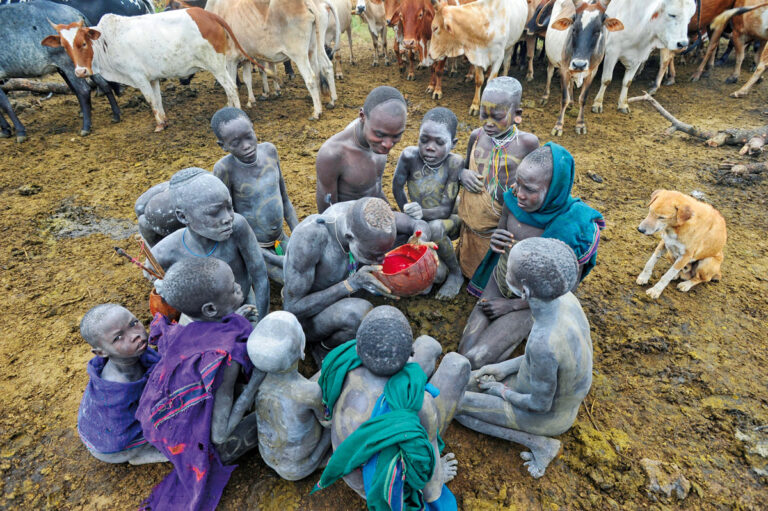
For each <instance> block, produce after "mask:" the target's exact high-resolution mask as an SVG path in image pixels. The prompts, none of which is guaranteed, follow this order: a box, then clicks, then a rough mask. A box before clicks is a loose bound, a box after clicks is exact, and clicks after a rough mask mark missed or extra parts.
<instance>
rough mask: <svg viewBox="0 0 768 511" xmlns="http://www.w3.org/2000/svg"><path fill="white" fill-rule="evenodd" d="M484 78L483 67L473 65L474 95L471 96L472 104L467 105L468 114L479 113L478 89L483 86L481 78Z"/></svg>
mask: <svg viewBox="0 0 768 511" xmlns="http://www.w3.org/2000/svg"><path fill="white" fill-rule="evenodd" d="M484 79H485V73H484V72H483V68H482V67H480V66H475V96H474V98H472V104H471V105H470V106H469V115H477V114H479V113H480V90H481V89H482V88H483V80H484Z"/></svg>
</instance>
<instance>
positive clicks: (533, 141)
mask: <svg viewBox="0 0 768 511" xmlns="http://www.w3.org/2000/svg"><path fill="white" fill-rule="evenodd" d="M518 139H519V140H520V145H521V146H522V147H523V148H524V149H525V152H526V153H530V152H531V151H534V150H535V149H537V148H538V147H539V137H537V136H536V135H534V134H533V133H528V132H527V131H521V132H520V134H519V135H518Z"/></svg>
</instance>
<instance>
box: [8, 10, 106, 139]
mask: <svg viewBox="0 0 768 511" xmlns="http://www.w3.org/2000/svg"><path fill="white" fill-rule="evenodd" d="M48 20H50V21H52V22H55V23H73V22H77V21H81V20H83V15H82V14H81V13H80V11H77V10H75V9H73V8H71V7H68V6H66V5H61V4H56V3H52V2H48V1H46V0H36V1H35V2H30V3H20V4H13V5H2V6H0V34H3V44H1V45H0V80H4V79H6V78H37V77H40V76H43V75H46V74H49V73H53V72H58V73H59V74H60V75H61V76H62V78H64V81H65V82H67V85H69V88H70V89H72V91H73V92H74V93H75V95H76V96H77V100H78V101H79V102H80V108H81V110H82V113H83V127H82V129H81V131H80V134H81V135H87V134H89V133H90V132H91V88H90V87H89V86H88V84H87V83H86V81H85V80H83V79H82V78H77V77H76V76H75V67H74V65H73V64H72V60H71V59H70V58H69V57H68V56H67V54H66V52H65V51H64V50H63V49H62V48H46V47H44V46H42V45H41V44H40V43H41V41H42V40H43V39H44V38H45V37H46V36H49V35H54V34H56V30H55V29H54V28H53V27H52V26H51V24H50V23H49V21H48ZM93 79H94V81H95V82H96V83H97V84H98V85H99V88H101V89H102V90H103V91H104V92H105V93H106V94H107V98H108V99H109V104H110V106H111V107H112V119H113V120H114V121H115V122H117V121H119V120H120V110H119V109H118V107H117V102H116V101H115V97H114V96H113V95H112V91H111V90H110V88H109V86H108V85H107V83H106V82H105V81H104V80H103V79H102V78H101V77H98V76H94V77H93ZM0 110H2V111H4V112H5V113H6V114H7V115H8V117H10V119H11V122H12V123H13V125H14V128H15V129H16V141H17V142H23V141H24V140H25V139H26V138H27V131H26V129H25V128H24V125H23V124H21V121H19V119H18V117H16V114H15V113H14V111H13V109H12V108H11V102H10V101H9V100H8V96H6V95H5V93H4V92H3V91H2V89H0ZM10 136H11V126H10V125H9V124H8V123H7V122H6V120H5V118H4V117H3V116H2V115H1V114H0V137H2V138H9V137H10Z"/></svg>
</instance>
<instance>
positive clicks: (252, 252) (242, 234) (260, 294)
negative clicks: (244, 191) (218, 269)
mask: <svg viewBox="0 0 768 511" xmlns="http://www.w3.org/2000/svg"><path fill="white" fill-rule="evenodd" d="M233 228H234V230H233V233H232V236H233V237H234V239H235V240H236V242H237V246H238V249H239V250H240V255H241V256H242V258H243V262H245V267H246V268H247V269H248V275H249V276H250V280H251V286H253V293H254V294H255V295H256V304H255V305H256V308H257V309H258V310H259V321H261V320H262V319H264V316H266V315H267V314H269V278H268V277H267V265H266V263H265V262H264V256H263V254H262V252H261V247H260V246H259V242H258V240H256V235H255V234H254V233H253V229H251V226H250V225H248V221H247V220H246V219H245V217H243V216H242V215H240V214H238V213H235V221H234V223H233ZM247 291H248V290H247V289H243V293H245V294H246V295H247V294H248V293H247Z"/></svg>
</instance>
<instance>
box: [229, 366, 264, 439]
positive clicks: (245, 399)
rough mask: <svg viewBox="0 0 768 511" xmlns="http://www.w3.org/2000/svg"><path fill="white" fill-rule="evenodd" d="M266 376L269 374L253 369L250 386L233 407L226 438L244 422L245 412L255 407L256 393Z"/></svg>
mask: <svg viewBox="0 0 768 511" xmlns="http://www.w3.org/2000/svg"><path fill="white" fill-rule="evenodd" d="M266 375H267V373H264V372H261V371H259V370H258V369H256V368H254V369H253V372H252V373H251V379H250V380H249V381H248V385H246V386H245V388H244V389H243V392H242V394H240V395H239V396H238V397H237V401H235V404H234V406H233V407H232V412H231V413H230V414H229V419H228V420H227V431H226V436H225V438H226V437H228V436H229V435H230V434H231V433H232V431H233V430H234V429H235V427H236V426H237V425H238V424H240V421H241V420H243V416H244V415H245V412H247V411H248V410H249V409H250V408H251V406H253V402H254V400H255V399H256V393H257V392H258V390H259V386H260V385H261V382H263V381H264V377H265V376H266Z"/></svg>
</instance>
